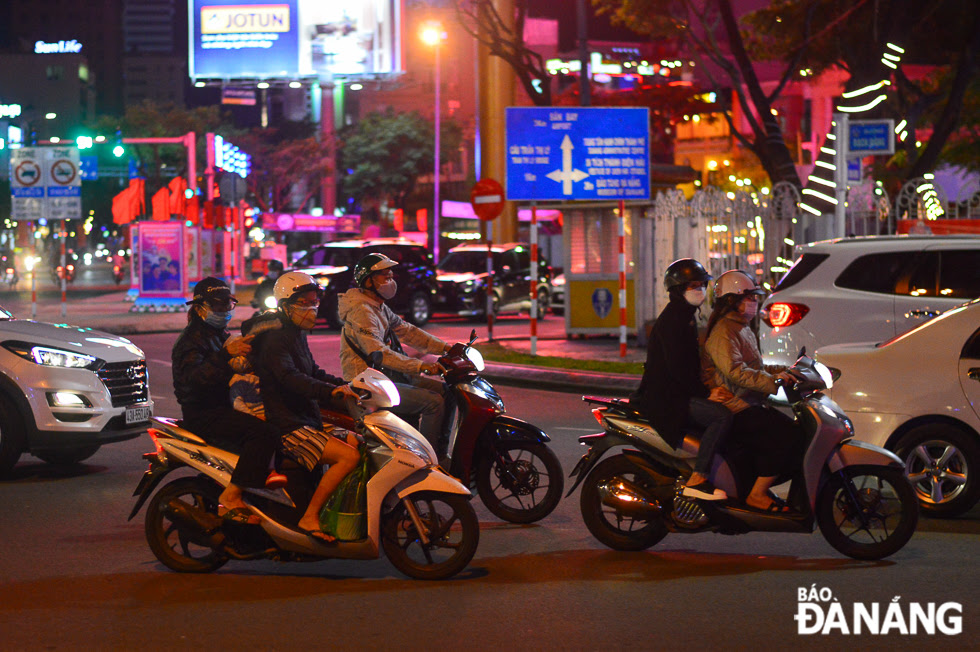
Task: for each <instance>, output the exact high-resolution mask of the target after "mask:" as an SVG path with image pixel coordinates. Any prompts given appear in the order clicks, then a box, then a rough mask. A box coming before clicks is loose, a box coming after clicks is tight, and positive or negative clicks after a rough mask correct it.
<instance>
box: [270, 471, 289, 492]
mask: <svg viewBox="0 0 980 652" xmlns="http://www.w3.org/2000/svg"><path fill="white" fill-rule="evenodd" d="M287 484H289V480H288V478H286V476H284V475H283V474H282V473H276V472H275V471H272V472H270V473H269V477H268V478H266V479H265V486H266V488H267V489H282V488H283V487H285V486H286V485H287Z"/></svg>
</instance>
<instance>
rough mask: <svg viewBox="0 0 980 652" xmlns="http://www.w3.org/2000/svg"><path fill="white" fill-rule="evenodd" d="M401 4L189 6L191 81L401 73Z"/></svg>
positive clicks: (304, 1) (236, 1)
mask: <svg viewBox="0 0 980 652" xmlns="http://www.w3.org/2000/svg"><path fill="white" fill-rule="evenodd" d="M401 4H402V0H345V2H331V1H325V0H284V1H281V2H274V1H273V2H255V1H252V2H250V1H248V0H188V11H189V12H190V16H189V20H188V25H189V50H190V52H189V71H190V76H191V78H192V79H197V78H202V77H203V78H222V79H229V78H232V79H242V78H245V79H252V78H254V79H270V78H281V79H296V78H302V77H317V76H320V75H324V74H328V73H329V74H332V75H335V76H338V77H345V78H361V77H374V76H379V75H389V74H393V73H399V72H402V61H401V37H400V33H401Z"/></svg>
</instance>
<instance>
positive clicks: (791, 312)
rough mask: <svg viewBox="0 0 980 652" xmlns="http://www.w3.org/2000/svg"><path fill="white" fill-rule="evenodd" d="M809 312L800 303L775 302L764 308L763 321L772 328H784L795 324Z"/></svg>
mask: <svg viewBox="0 0 980 652" xmlns="http://www.w3.org/2000/svg"><path fill="white" fill-rule="evenodd" d="M808 312H810V309H809V308H807V307H806V306H804V305H803V304H802V303H782V302H776V303H773V304H770V305H769V306H767V307H766V314H765V316H764V317H763V320H764V321H765V322H766V323H767V324H768V325H769V326H772V327H773V328H785V327H787V326H792V325H793V324H795V323H797V322H798V321H800V320H801V319H803V318H804V317H806V314H807V313H808Z"/></svg>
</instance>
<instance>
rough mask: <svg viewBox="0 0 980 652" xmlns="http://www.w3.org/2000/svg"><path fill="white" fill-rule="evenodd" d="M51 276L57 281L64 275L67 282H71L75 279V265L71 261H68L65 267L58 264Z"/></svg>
mask: <svg viewBox="0 0 980 652" xmlns="http://www.w3.org/2000/svg"><path fill="white" fill-rule="evenodd" d="M51 276H52V277H53V278H52V280H54V281H55V282H58V281H60V280H61V279H62V277H64V279H65V281H66V282H68V283H71V282H72V281H74V280H75V266H74V265H73V264H71V263H68V264H67V265H65V266H64V267H62V266H61V265H58V266H57V267H55V268H54V270H52V274H51Z"/></svg>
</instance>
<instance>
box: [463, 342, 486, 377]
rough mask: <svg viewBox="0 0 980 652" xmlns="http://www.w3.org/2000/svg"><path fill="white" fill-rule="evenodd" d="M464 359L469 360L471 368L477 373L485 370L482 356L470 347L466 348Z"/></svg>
mask: <svg viewBox="0 0 980 652" xmlns="http://www.w3.org/2000/svg"><path fill="white" fill-rule="evenodd" d="M466 357H467V358H469V359H470V362H472V363H473V366H474V367H476V370H477V371H483V370H484V369H485V368H486V366H487V365H486V363H485V362H484V361H483V354H482V353H480V352H479V351H477V350H476V349H474V348H473V347H472V346H468V347H466Z"/></svg>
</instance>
